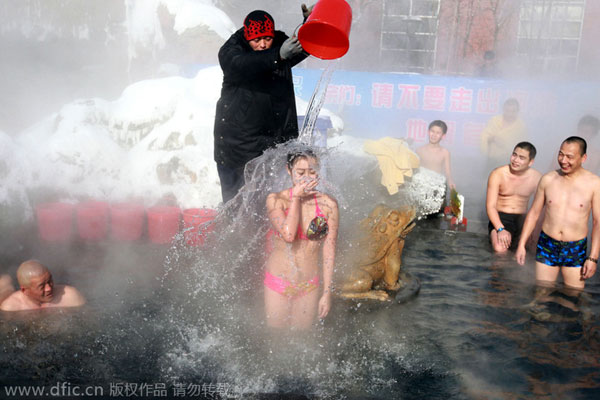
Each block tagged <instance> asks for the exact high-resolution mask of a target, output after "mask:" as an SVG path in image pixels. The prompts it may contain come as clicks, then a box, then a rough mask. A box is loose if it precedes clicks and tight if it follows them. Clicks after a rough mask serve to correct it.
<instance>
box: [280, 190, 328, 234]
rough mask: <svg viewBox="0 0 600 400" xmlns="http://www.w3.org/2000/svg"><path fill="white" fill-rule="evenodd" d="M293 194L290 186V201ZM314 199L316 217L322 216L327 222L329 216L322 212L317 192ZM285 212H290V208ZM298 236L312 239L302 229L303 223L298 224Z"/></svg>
mask: <svg viewBox="0 0 600 400" xmlns="http://www.w3.org/2000/svg"><path fill="white" fill-rule="evenodd" d="M292 194H293V192H292V188H290V201H291V200H292ZM314 199H315V218H314V219H316V218H317V217H321V218H323V219H324V220H325V222H327V218H325V214H323V212H321V209H320V208H319V203H318V202H317V195H316V194H315V195H314ZM284 212H285V215H287V214H288V209H285V210H284ZM314 219H313V221H314ZM311 222H312V221H311ZM309 228H310V226H309ZM296 236H297V237H298V239H302V240H310V239H309V238H308V236H306V233H304V232H303V231H302V226H301V225H298V233H297V234H296Z"/></svg>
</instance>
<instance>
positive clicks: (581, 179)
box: [516, 136, 600, 289]
mask: <svg viewBox="0 0 600 400" xmlns="http://www.w3.org/2000/svg"><path fill="white" fill-rule="evenodd" d="M586 150H587V143H586V142H585V140H584V139H582V138H580V137H578V136H571V137H569V138H567V139H565V141H564V142H563V143H562V145H561V146H560V150H559V152H558V164H559V167H560V168H559V169H557V170H555V171H551V172H548V173H547V174H545V175H544V176H543V177H542V179H541V180H540V183H539V185H538V187H537V191H536V194H535V198H534V199H533V204H532V205H531V209H530V210H529V212H528V213H527V217H526V218H525V223H524V224H523V232H522V234H521V238H520V240H519V244H518V246H517V253H516V257H517V262H518V263H519V264H521V265H523V264H524V263H525V255H526V250H525V244H526V242H527V239H528V238H529V236H530V235H531V233H532V232H533V229H534V228H535V225H536V223H537V220H538V218H539V217H540V215H541V213H542V209H543V208H544V207H545V208H546V213H545V217H544V222H543V224H542V232H541V233H540V237H539V240H538V245H537V252H536V257H535V259H536V263H535V265H536V266H535V276H536V279H537V281H538V283H540V284H542V285H548V284H553V283H554V282H555V281H556V280H557V278H558V273H559V272H561V273H562V276H563V279H564V283H565V286H567V287H571V288H576V289H583V288H584V287H585V280H586V279H589V278H591V277H592V276H594V274H595V273H596V266H597V264H598V255H599V254H600V177H598V176H597V175H595V174H593V173H591V172H590V171H588V170H586V169H584V168H583V166H582V164H583V163H584V162H585V160H586V159H587V155H586ZM590 213H591V214H592V217H593V228H592V237H591V249H590V251H589V253H588V252H587V247H588V246H587V236H588V220H589V217H590Z"/></svg>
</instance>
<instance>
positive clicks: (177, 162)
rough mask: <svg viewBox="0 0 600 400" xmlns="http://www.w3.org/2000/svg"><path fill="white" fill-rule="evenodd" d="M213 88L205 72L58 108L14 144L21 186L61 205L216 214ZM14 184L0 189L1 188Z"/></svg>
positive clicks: (212, 77) (213, 76)
mask: <svg viewBox="0 0 600 400" xmlns="http://www.w3.org/2000/svg"><path fill="white" fill-rule="evenodd" d="M221 81H222V74H221V70H220V69H219V68H218V67H212V68H207V69H204V70H201V71H200V72H199V73H198V74H197V75H196V77H195V78H193V79H185V78H179V77H173V78H164V79H157V80H147V81H142V82H138V83H135V84H133V85H131V86H129V87H128V88H127V89H125V91H124V92H123V95H122V96H121V97H120V98H119V99H118V100H116V101H114V102H108V101H105V100H101V99H90V100H80V101H76V102H73V103H71V104H67V105H65V106H64V107H63V108H62V109H61V110H60V111H59V112H58V113H56V114H54V115H52V116H50V117H48V118H47V119H46V120H44V121H42V122H40V123H38V124H37V125H35V126H33V127H32V128H30V129H28V130H27V131H25V132H24V133H22V134H21V135H19V136H18V137H17V138H16V144H15V145H16V146H18V148H20V149H27V153H28V154H29V155H30V156H29V157H27V158H26V159H27V160H29V164H30V165H29V167H30V170H32V171H34V173H33V174H32V175H31V178H30V179H29V180H28V181H26V182H25V185H26V186H30V187H51V188H53V189H54V190H56V191H60V192H62V193H63V194H64V196H65V197H69V198H95V199H98V200H108V201H121V200H125V199H129V198H142V199H144V200H145V201H146V202H148V203H152V202H156V201H158V200H160V198H161V197H164V196H169V197H174V198H176V199H177V202H178V203H179V205H180V206H182V207H200V206H207V207H216V206H217V205H218V203H219V201H220V188H219V186H218V175H217V172H216V167H215V164H214V162H213V154H212V151H213V144H212V141H213V136H212V131H213V123H214V110H215V103H216V101H217V99H218V96H219V89H220V82H221ZM17 151H18V150H17ZM20 152H21V153H23V151H20ZM22 184H23V182H17V180H15V179H12V178H11V177H9V179H7V181H6V187H7V188H8V187H18V186H22ZM0 196H4V197H5V196H6V193H5V190H2V191H0ZM2 198H3V197H2Z"/></svg>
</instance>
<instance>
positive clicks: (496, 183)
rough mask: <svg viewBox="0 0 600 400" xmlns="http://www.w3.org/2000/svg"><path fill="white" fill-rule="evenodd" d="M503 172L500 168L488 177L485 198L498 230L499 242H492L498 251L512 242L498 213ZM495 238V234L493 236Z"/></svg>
mask: <svg viewBox="0 0 600 400" xmlns="http://www.w3.org/2000/svg"><path fill="white" fill-rule="evenodd" d="M501 177H502V172H501V171H500V170H499V169H495V170H493V171H492V173H491V174H490V177H489V178H488V186H487V194H486V199H485V209H486V212H487V215H488V218H489V219H490V222H491V223H492V225H494V229H495V230H496V232H497V236H496V237H497V239H496V242H497V243H492V245H493V246H494V249H495V250H496V251H502V249H503V248H504V249H508V248H509V247H510V243H511V242H512V235H511V233H510V232H509V231H507V230H505V229H504V224H502V220H501V219H500V215H499V214H498V209H497V205H498V196H499V194H500V181H501ZM492 238H493V236H492Z"/></svg>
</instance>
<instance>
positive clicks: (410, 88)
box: [293, 68, 600, 157]
mask: <svg viewBox="0 0 600 400" xmlns="http://www.w3.org/2000/svg"><path fill="white" fill-rule="evenodd" d="M293 73H294V87H295V90H296V95H297V96H298V97H300V98H302V99H303V100H306V101H308V100H309V99H310V96H311V95H312V93H313V90H314V88H315V87H316V85H317V83H318V81H319V79H320V77H321V74H322V71H320V70H314V69H302V68H294V69H293ZM511 97H514V98H516V99H517V100H518V101H519V103H520V107H521V112H520V116H521V119H523V120H524V121H525V123H526V125H527V127H528V137H530V138H532V139H530V140H531V141H532V142H534V144H535V145H536V146H537V145H538V144H541V143H535V141H536V140H535V138H542V139H537V141H540V140H554V141H555V142H556V147H557V148H558V144H559V143H560V142H561V141H562V140H563V139H564V138H566V137H567V136H570V135H572V134H574V133H575V129H576V124H577V120H578V119H579V118H580V117H581V116H582V115H584V114H588V113H592V114H596V115H597V114H599V111H600V83H598V82H593V83H591V82H577V83H573V82H548V81H533V80H532V81H504V80H490V79H475V78H469V77H448V76H432V75H407V74H394V73H369V72H357V71H343V70H336V71H335V72H334V73H333V77H332V79H331V82H330V83H329V86H328V88H327V93H326V98H325V105H324V107H326V108H328V109H329V110H331V111H333V112H334V113H336V114H338V115H339V116H340V117H341V118H342V119H343V121H344V132H343V133H344V134H346V135H352V136H358V137H365V138H373V139H376V138H380V137H384V136H392V137H398V138H407V139H409V140H410V141H412V142H413V143H414V144H415V145H417V146H418V145H420V144H425V143H427V142H428V135H427V126H428V125H429V123H430V122H431V121H433V120H436V119H441V120H443V121H445V122H446V123H447V124H448V128H449V129H448V134H447V135H446V137H445V138H444V140H443V141H442V145H444V146H445V147H447V148H449V149H451V150H457V151H458V150H460V151H461V153H462V154H464V155H469V154H471V155H477V154H479V148H480V145H479V143H480V134H481V131H482V130H483V129H484V127H485V126H486V123H487V121H488V120H489V119H490V118H491V117H492V116H494V115H497V114H501V113H502V105H503V103H504V101H505V100H506V99H508V98H511ZM552 144H554V142H552ZM507 157H508V155H507Z"/></svg>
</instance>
